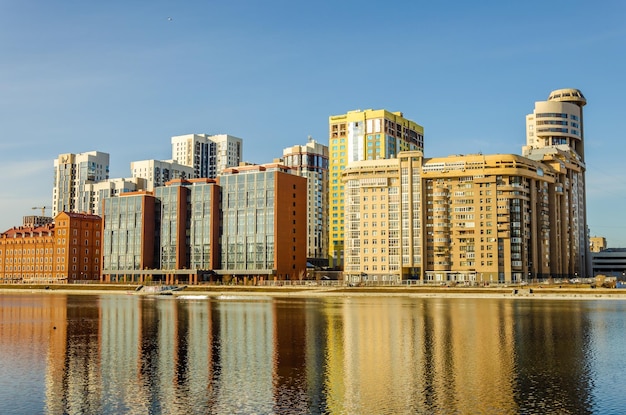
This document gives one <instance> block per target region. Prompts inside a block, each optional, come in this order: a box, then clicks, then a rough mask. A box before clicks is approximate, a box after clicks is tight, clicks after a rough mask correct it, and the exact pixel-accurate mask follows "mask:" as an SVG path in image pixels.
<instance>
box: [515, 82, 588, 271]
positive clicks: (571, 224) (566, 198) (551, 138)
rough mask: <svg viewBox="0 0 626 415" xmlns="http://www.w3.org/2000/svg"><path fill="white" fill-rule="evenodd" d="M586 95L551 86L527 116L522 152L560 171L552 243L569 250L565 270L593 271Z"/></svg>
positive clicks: (563, 268)
mask: <svg viewBox="0 0 626 415" xmlns="http://www.w3.org/2000/svg"><path fill="white" fill-rule="evenodd" d="M586 103H587V100H586V99H585V97H584V96H583V94H582V93H581V92H580V91H579V90H577V89H559V90H555V91H552V92H551V93H550V95H549V97H548V100H547V101H539V102H536V103H535V109H534V111H533V113H532V114H529V115H527V116H526V146H524V147H523V149H522V154H523V155H524V156H525V157H528V158H529V159H532V160H536V161H541V162H542V163H543V164H546V165H549V166H550V167H552V169H553V170H555V171H556V172H558V174H557V179H556V180H557V188H558V189H559V191H558V194H559V198H558V201H557V202H558V203H560V206H559V207H558V208H556V209H555V210H554V216H553V218H552V221H551V223H552V225H551V226H552V227H553V232H552V233H551V237H552V240H551V243H552V244H565V245H567V246H568V249H567V250H565V251H563V252H564V253H565V252H566V253H567V255H566V256H563V257H561V258H558V261H559V263H560V269H561V273H564V274H574V273H576V274H578V275H588V274H589V273H590V272H591V257H590V255H589V240H588V228H587V207H586V189H585V169H586V166H585V150H584V149H585V140H584V128H583V106H585V105H586Z"/></svg>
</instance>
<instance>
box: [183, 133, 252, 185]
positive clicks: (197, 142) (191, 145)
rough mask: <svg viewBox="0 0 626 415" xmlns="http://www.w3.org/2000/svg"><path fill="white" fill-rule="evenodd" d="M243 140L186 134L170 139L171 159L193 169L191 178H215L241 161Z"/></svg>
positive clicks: (229, 136) (220, 135) (223, 135)
mask: <svg viewBox="0 0 626 415" xmlns="http://www.w3.org/2000/svg"><path fill="white" fill-rule="evenodd" d="M242 155H243V140H242V139H241V138H237V137H234V136H231V135H228V134H218V135H207V134H187V135H180V136H174V137H172V159H173V160H176V161H177V162H179V163H180V164H183V165H185V166H189V167H193V169H194V175H193V176H192V177H191V178H211V179H213V178H215V177H217V175H218V174H219V173H220V172H221V171H223V170H224V169H226V168H228V167H235V166H238V165H239V163H240V162H241V161H242Z"/></svg>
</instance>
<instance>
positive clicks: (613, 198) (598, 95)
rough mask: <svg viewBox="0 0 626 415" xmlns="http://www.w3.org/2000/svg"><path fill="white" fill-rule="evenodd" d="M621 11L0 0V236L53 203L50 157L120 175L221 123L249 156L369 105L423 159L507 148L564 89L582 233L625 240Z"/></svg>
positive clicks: (488, 5)
mask: <svg viewBox="0 0 626 415" xmlns="http://www.w3.org/2000/svg"><path fill="white" fill-rule="evenodd" d="M170 18H171V20H170ZM625 19H626V2H624V1H622V0H613V1H601V2H590V1H567V2H565V1H553V2H545V1H524V2H505V1H484V2H465V1H396V2H380V1H378V2H374V1H366V0H363V1H358V2H357V1H309V2H301V1H294V0H285V1H274V0H267V1H236V0H229V1H183V2H179V1H174V0H170V1H147V0H146V1H116V0H112V1H100V2H92V1H78V0H75V1H63V0H61V1H43V0H41V1H29V0H4V1H0V53H1V55H0V138H1V139H0V154H1V155H2V160H1V161H2V163H0V177H2V178H3V179H4V180H3V181H2V184H1V186H0V230H6V229H8V228H10V227H11V226H15V225H19V224H21V221H22V216H24V215H31V214H34V213H39V212H34V211H33V210H32V209H31V208H32V207H33V206H42V205H46V206H49V205H50V204H51V199H52V197H51V194H52V180H53V160H54V159H55V158H56V156H57V155H58V154H60V153H66V152H72V153H80V152H85V151H91V150H98V151H104V152H108V153H110V155H111V177H129V176H130V162H131V161H134V160H144V159H151V158H155V159H168V158H170V157H171V149H170V137H171V136H173V135H180V134H189V133H208V134H219V133H227V134H232V135H235V136H238V137H241V138H243V139H244V159H245V160H246V161H250V162H255V163H264V162H269V161H272V159H274V158H275V157H279V156H280V155H281V154H282V149H283V148H284V147H287V146H290V145H294V144H304V143H305V142H306V139H307V136H309V135H311V136H312V137H313V138H315V139H317V140H318V141H320V142H322V143H325V144H327V143H328V133H327V131H328V116H329V115H333V114H340V113H344V112H346V111H348V110H353V109H359V108H360V109H367V108H374V109H378V108H385V109H388V110H391V111H402V112H404V115H405V116H406V117H407V118H410V119H412V120H414V121H416V122H417V123H419V124H421V125H423V126H424V128H425V155H426V157H439V156H446V155H449V154H462V153H476V152H479V151H481V152H483V153H516V154H520V152H521V147H522V145H524V143H525V115H526V114H528V113H531V112H532V110H533V107H534V102H535V101H540V100H545V99H547V97H548V94H549V92H550V91H552V90H554V89H560V88H578V89H580V90H582V92H583V93H584V94H585V96H586V97H587V101H588V104H587V106H586V107H585V138H586V144H585V150H586V158H587V169H588V170H587V202H588V222H589V225H590V228H591V234H592V235H603V236H606V237H607V239H608V242H609V245H610V246H622V247H624V246H626V220H625V219H624V213H623V212H624V205H625V202H626V175H625V172H626V171H625V170H626V167H625V166H626V163H625V162H624V155H625V154H626V140H625V138H626V137H625V133H624V130H622V129H621V127H619V125H620V123H621V121H622V120H623V118H624V116H625V115H624V114H626V100H625V99H624V97H625V96H626V79H625V76H626V67H625V66H626V65H625V60H626V24H624V21H625Z"/></svg>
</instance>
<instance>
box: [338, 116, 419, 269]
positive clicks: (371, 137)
mask: <svg viewBox="0 0 626 415" xmlns="http://www.w3.org/2000/svg"><path fill="white" fill-rule="evenodd" d="M329 147H330V148H329V154H330V162H329V176H330V177H329V181H330V183H329V202H330V206H329V222H330V227H329V259H330V261H331V263H332V265H334V266H342V265H343V262H344V257H343V256H344V247H343V241H344V237H345V232H344V229H345V227H344V190H345V189H344V185H343V183H342V180H341V174H342V172H343V170H344V169H345V168H346V166H347V165H348V164H349V163H353V162H356V161H361V160H378V159H391V158H395V157H396V156H397V155H398V153H400V152H401V151H416V150H417V151H423V150H424V129H423V127H422V126H420V125H418V124H416V123H415V122H413V121H411V120H409V119H407V118H404V116H403V114H402V113H401V112H389V111H386V110H371V109H368V110H364V111H361V110H356V111H349V112H347V113H346V114H341V115H334V116H331V117H329Z"/></svg>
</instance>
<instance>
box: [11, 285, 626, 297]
mask: <svg viewBox="0 0 626 415" xmlns="http://www.w3.org/2000/svg"><path fill="white" fill-rule="evenodd" d="M136 288H137V285H135V284H69V285H68V284H48V285H36V284H14V285H8V284H7V285H0V294H2V293H32V292H43V293H50V294H82V295H89V294H93V295H95V294H133V295H135V294H138V292H137V291H136ZM171 295H174V296H189V295H198V296H200V295H204V296H208V297H220V296H229V297H232V298H236V297H237V296H266V297H336V296H342V297H347V296H350V297H351V296H370V295H376V296H394V297H395V296H409V297H467V298H502V297H510V298H536V299H541V298H544V299H624V300H626V289H609V288H591V287H590V286H588V285H586V286H569V285H562V286H523V287H520V286H511V287H445V286H444V287H437V286H375V287H347V286H306V285H295V286H246V285H194V286H187V287H185V288H184V289H183V290H181V291H176V292H173V293H171Z"/></svg>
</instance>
